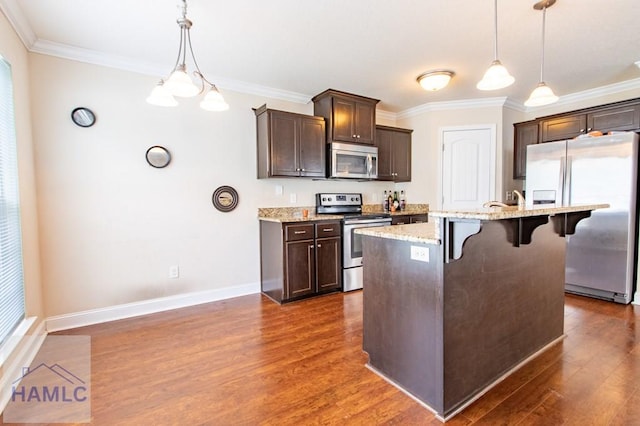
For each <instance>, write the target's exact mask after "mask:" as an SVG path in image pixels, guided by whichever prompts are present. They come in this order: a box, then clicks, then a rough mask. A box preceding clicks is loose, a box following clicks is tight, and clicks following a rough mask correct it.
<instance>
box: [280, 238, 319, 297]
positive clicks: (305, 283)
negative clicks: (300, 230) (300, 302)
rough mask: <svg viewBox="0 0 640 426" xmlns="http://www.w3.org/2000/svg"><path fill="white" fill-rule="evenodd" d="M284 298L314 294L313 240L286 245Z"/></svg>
mask: <svg viewBox="0 0 640 426" xmlns="http://www.w3.org/2000/svg"><path fill="white" fill-rule="evenodd" d="M285 255H286V260H285V265H286V273H285V279H286V284H285V288H286V298H287V299H292V298H296V297H300V296H305V295H307V294H312V293H315V285H314V284H315V247H314V243H313V240H304V241H296V242H292V243H286V253H285Z"/></svg>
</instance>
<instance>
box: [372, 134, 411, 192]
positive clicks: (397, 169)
mask: <svg viewBox="0 0 640 426" xmlns="http://www.w3.org/2000/svg"><path fill="white" fill-rule="evenodd" d="M412 132H413V130H409V129H400V128H397V127H388V126H376V139H375V145H376V146H377V147H378V180H391V181H395V182H410V181H411V133H412Z"/></svg>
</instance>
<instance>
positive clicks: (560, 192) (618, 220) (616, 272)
mask: <svg viewBox="0 0 640 426" xmlns="http://www.w3.org/2000/svg"><path fill="white" fill-rule="evenodd" d="M637 169H638V135H637V134H636V133H633V132H627V133H619V134H615V135H610V136H600V137H593V138H584V139H572V140H568V141H560V142H550V143H542V144H537V145H529V146H528V147H527V169H526V182H525V187H526V199H527V204H528V205H533V204H556V205H573V204H600V203H606V204H609V205H610V206H611V207H609V208H607V209H600V210H595V211H593V212H592V213H591V217H589V218H587V219H583V220H581V221H580V222H579V223H578V226H577V227H576V232H575V234H574V235H569V236H567V238H566V240H567V259H566V265H567V266H566V271H565V272H566V273H565V282H566V284H565V290H566V291H567V292H571V293H576V294H582V295H585V296H591V297H597V298H600V299H606V300H612V301H615V302H618V303H629V302H631V299H632V298H633V291H634V287H635V272H636V271H635V263H636V262H635V248H636V242H637V237H636V186H637V185H636V184H637ZM534 238H535V234H534ZM541 267H544V265H541Z"/></svg>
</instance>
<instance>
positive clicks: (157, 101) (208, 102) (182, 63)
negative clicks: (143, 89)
mask: <svg viewBox="0 0 640 426" xmlns="http://www.w3.org/2000/svg"><path fill="white" fill-rule="evenodd" d="M181 9H182V16H181V17H180V18H178V20H177V22H178V26H179V27H180V47H179V49H178V58H177V59H176V64H175V65H174V67H173V71H171V74H170V75H169V77H168V78H167V79H164V80H160V82H159V83H158V84H157V85H156V87H155V88H154V89H153V90H152V91H151V94H150V95H149V97H148V98H147V102H148V103H150V104H152V105H158V106H176V105H178V102H177V101H176V100H175V98H174V96H179V97H183V98H188V97H193V96H196V95H199V94H202V93H204V92H205V91H206V92H207V93H206V95H205V97H204V99H203V100H202V101H201V102H200V108H202V109H205V110H207V111H225V110H227V109H229V105H228V104H227V103H226V102H225V101H224V98H223V97H222V95H221V94H220V92H219V91H218V88H217V87H216V85H215V84H213V83H211V82H210V81H209V80H207V79H206V78H205V77H204V75H203V74H202V71H200V67H199V66H198V62H196V57H195V55H194V54H193V48H192V47H191V26H192V25H193V23H192V22H191V21H190V20H189V19H187V1H186V0H182V5H181ZM187 53H188V54H189V56H190V57H191V61H192V62H193V66H194V67H195V71H193V75H194V76H195V77H196V81H197V84H196V83H194V82H193V80H192V78H191V77H190V76H189V74H188V72H187V64H186V60H187Z"/></svg>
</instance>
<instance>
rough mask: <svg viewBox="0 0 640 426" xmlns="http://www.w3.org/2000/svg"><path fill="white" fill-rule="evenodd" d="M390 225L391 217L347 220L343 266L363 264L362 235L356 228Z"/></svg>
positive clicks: (344, 232) (350, 266)
mask: <svg viewBox="0 0 640 426" xmlns="http://www.w3.org/2000/svg"><path fill="white" fill-rule="evenodd" d="M389 225H391V218H387V219H365V220H358V221H353V222H349V221H345V223H344V229H343V234H342V235H343V240H344V241H343V257H342V267H343V268H345V269H346V268H355V267H359V266H362V235H358V234H356V233H355V230H356V229H359V228H373V227H379V226H389Z"/></svg>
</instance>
